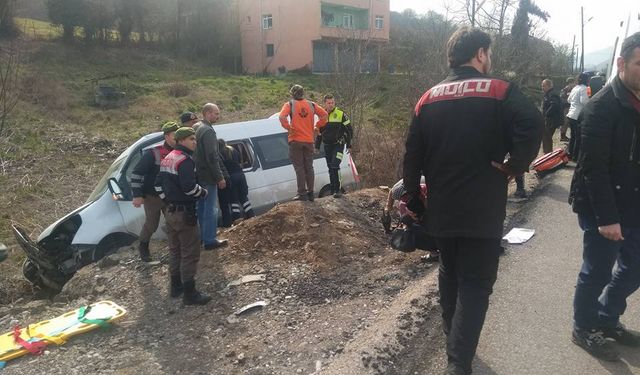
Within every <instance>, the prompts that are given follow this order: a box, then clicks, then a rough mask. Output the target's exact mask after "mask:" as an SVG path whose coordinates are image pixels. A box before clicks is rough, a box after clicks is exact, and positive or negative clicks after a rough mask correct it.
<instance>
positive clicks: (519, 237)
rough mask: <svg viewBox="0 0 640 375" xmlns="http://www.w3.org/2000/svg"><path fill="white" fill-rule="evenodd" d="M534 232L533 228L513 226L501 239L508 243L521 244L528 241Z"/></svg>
mask: <svg viewBox="0 0 640 375" xmlns="http://www.w3.org/2000/svg"><path fill="white" fill-rule="evenodd" d="M535 233H536V231H535V229H526V228H513V229H511V230H510V231H509V233H507V235H506V236H504V237H502V239H503V240H506V241H507V242H509V243H510V244H523V243H525V242H527V241H529V240H530V239H531V237H533V235H534V234H535Z"/></svg>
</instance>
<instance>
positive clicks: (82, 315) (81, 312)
mask: <svg viewBox="0 0 640 375" xmlns="http://www.w3.org/2000/svg"><path fill="white" fill-rule="evenodd" d="M89 311H91V306H82V307H81V308H79V309H78V321H80V323H84V324H96V325H98V326H100V327H102V328H106V327H108V326H109V322H107V319H87V318H86V315H87V314H88V313H89Z"/></svg>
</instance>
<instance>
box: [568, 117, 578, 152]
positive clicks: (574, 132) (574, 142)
mask: <svg viewBox="0 0 640 375" xmlns="http://www.w3.org/2000/svg"><path fill="white" fill-rule="evenodd" d="M567 120H568V121H569V128H570V129H571V139H569V150H568V151H569V156H570V157H571V160H573V161H578V154H579V153H580V126H579V123H578V120H574V119H570V118H568V117H567Z"/></svg>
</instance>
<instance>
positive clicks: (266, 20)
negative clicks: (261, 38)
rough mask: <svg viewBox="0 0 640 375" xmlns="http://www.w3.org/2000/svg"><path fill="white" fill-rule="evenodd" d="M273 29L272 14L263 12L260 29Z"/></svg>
mask: <svg viewBox="0 0 640 375" xmlns="http://www.w3.org/2000/svg"><path fill="white" fill-rule="evenodd" d="M271 29H273V15H272V14H263V15H262V30H271Z"/></svg>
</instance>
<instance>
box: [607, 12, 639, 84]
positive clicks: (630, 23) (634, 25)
mask: <svg viewBox="0 0 640 375" xmlns="http://www.w3.org/2000/svg"><path fill="white" fill-rule="evenodd" d="M637 32H640V8H637V9H636V12H630V13H629V15H628V16H627V19H626V20H624V21H621V22H620V29H619V31H618V36H617V38H616V40H615V44H614V47H613V56H612V57H611V62H610V63H609V68H608V70H607V77H608V78H607V81H608V82H611V80H613V79H614V78H615V77H616V76H617V75H618V66H617V65H616V59H617V58H618V56H620V52H621V50H622V42H624V40H625V39H626V38H627V37H628V36H630V35H633V34H634V33H637Z"/></svg>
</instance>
